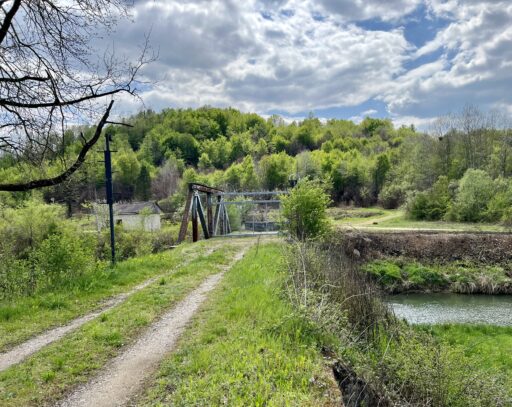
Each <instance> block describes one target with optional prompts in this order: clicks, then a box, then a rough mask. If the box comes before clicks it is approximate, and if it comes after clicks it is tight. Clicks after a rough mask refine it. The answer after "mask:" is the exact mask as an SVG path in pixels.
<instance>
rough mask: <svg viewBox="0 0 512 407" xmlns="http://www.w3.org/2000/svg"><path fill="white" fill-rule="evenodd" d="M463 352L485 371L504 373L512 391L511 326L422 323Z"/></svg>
mask: <svg viewBox="0 0 512 407" xmlns="http://www.w3.org/2000/svg"><path fill="white" fill-rule="evenodd" d="M418 329H421V330H424V331H427V332H430V333H432V334H433V335H434V336H435V337H437V338H439V339H441V340H442V341H444V342H445V343H447V344H448V345H449V346H452V347H459V348H460V349H463V351H464V354H465V355H466V356H467V357H469V358H470V359H472V360H474V361H475V366H479V367H481V368H482V369H484V370H485V371H489V370H492V371H495V372H497V373H501V374H502V376H503V377H505V378H506V380H507V387H508V388H509V390H511V391H512V377H511V376H510V373H511V372H512V327H499V326H493V325H468V324H443V325H433V326H430V325H429V326H420V327H419V328H418Z"/></svg>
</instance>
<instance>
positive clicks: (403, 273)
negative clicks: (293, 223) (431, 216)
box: [326, 231, 512, 294]
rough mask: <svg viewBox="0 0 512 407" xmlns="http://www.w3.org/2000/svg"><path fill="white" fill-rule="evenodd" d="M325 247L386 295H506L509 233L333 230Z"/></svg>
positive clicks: (510, 272) (511, 270)
mask: <svg viewBox="0 0 512 407" xmlns="http://www.w3.org/2000/svg"><path fill="white" fill-rule="evenodd" d="M326 246H327V247H326V248H327V249H328V250H332V251H339V252H342V253H344V254H345V255H346V256H347V257H348V258H350V259H352V260H353V261H354V262H355V263H357V264H359V266H360V267H361V268H362V269H363V270H364V271H366V272H367V273H369V275H370V276H371V277H372V279H373V280H374V281H375V282H377V283H378V285H379V286H380V287H381V288H382V289H383V290H384V291H385V292H386V293H388V294H397V293H414V292H416V293H418V292H452V293H462V294H512V261H511V260H510V253H511V252H512V235H511V234H501V233H426V232H386V233H376V232H366V231H365V232H362V231H351V232H341V231H338V232H336V233H335V234H334V235H333V236H332V237H331V239H330V240H329V242H328V243H326Z"/></svg>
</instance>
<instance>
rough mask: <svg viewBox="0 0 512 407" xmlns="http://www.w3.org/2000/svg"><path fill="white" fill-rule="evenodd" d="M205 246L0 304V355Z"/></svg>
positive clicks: (154, 257)
mask: <svg viewBox="0 0 512 407" xmlns="http://www.w3.org/2000/svg"><path fill="white" fill-rule="evenodd" d="M205 250H206V249H205V245H204V244H199V245H196V246H193V247H192V246H190V245H183V246H180V247H179V248H177V249H176V250H173V251H167V252H163V253H158V254H154V255H148V256H143V257H139V258H134V259H130V260H126V261H123V262H120V263H118V264H117V265H116V266H115V267H114V268H98V270H97V271H96V272H95V273H92V274H88V275H86V276H83V278H82V280H81V281H80V282H78V283H76V284H75V285H74V287H73V288H72V289H69V288H68V287H62V288H61V289H57V290H54V291H52V292H47V293H41V294H37V295H34V296H31V297H20V298H15V299H13V300H10V301H0V351H3V350H5V349H7V348H9V347H10V346H12V345H15V344H16V343H19V342H21V341H23V340H26V339H27V338H29V337H31V336H33V335H35V334H37V333H39V332H42V331H44V330H46V329H48V328H50V327H52V326H55V325H60V324H63V323H65V322H67V321H69V320H71V319H73V318H75V317H77V316H79V315H83V314H85V313H87V312H90V311H92V310H94V309H95V308H97V307H98V306H100V305H101V303H102V302H103V301H105V300H106V299H107V298H109V297H112V296H114V295H116V294H119V293H121V292H126V291H128V290H129V289H131V288H133V287H134V286H136V285H137V284H139V283H141V282H143V281H145V280H147V279H149V278H151V277H154V276H157V275H159V274H162V273H166V272H169V271H171V270H172V269H173V268H174V267H176V266H177V265H178V264H180V263H181V262H183V261H184V260H185V259H187V258H188V257H189V256H190V255H191V254H192V253H198V254H200V253H202V252H204V251H205Z"/></svg>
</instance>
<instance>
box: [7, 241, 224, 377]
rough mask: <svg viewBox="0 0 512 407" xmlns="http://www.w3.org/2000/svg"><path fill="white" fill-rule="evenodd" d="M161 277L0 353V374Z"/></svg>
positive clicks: (151, 279)
mask: <svg viewBox="0 0 512 407" xmlns="http://www.w3.org/2000/svg"><path fill="white" fill-rule="evenodd" d="M216 248H217V246H215V247H212V248H210V249H209V250H208V251H206V252H205V254H204V255H205V256H208V255H210V254H211V253H213V251H214V250H215V249H216ZM191 259H192V256H191V257H189V259H188V260H187V261H185V262H183V263H181V264H180V265H179V267H184V266H186V265H187V264H188V263H190V261H191ZM161 277H162V275H158V276H156V277H152V278H150V279H149V280H146V281H144V282H143V283H141V284H139V285H137V286H135V287H134V288H132V289H131V290H130V291H127V292H125V293H122V294H119V295H116V296H115V297H113V298H111V299H110V300H108V301H106V302H105V303H104V304H103V306H102V307H101V308H100V309H99V310H97V311H94V312H91V313H90V314H87V315H84V316H82V317H79V318H76V319H74V320H72V321H71V322H69V323H68V324H66V325H64V326H59V327H57V328H53V329H50V330H48V331H46V332H44V333H42V334H40V335H37V336H35V337H34V338H32V339H29V340H28V341H26V342H23V343H21V344H19V345H17V346H15V347H14V348H12V349H10V350H9V351H7V352H4V353H0V372H2V371H4V370H6V369H8V368H9V367H11V366H13V365H15V364H17V363H20V362H22V361H23V360H25V358H27V357H28V356H30V355H32V354H33V353H35V352H37V351H39V350H40V349H42V348H43V347H45V346H46V345H49V344H50V343H52V342H55V341H57V340H59V339H61V338H62V337H63V336H64V335H66V334H68V333H69V332H71V331H74V330H75V329H77V328H80V327H81V326H82V325H83V324H85V323H86V322H89V321H91V320H93V319H94V318H97V317H98V316H100V315H101V314H103V313H105V312H107V311H109V310H111V309H112V308H114V307H116V306H118V305H119V304H121V303H122V302H124V301H125V300H126V299H127V298H128V297H129V296H131V295H133V294H135V293H136V292H138V291H140V290H142V289H144V288H146V287H147V286H149V285H150V284H153V283H154V282H156V281H157V280H158V279H159V278H161Z"/></svg>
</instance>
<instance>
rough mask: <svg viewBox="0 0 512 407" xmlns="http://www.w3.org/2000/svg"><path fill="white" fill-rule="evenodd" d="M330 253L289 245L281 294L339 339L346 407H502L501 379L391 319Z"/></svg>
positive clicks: (372, 292)
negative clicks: (400, 406)
mask: <svg viewBox="0 0 512 407" xmlns="http://www.w3.org/2000/svg"><path fill="white" fill-rule="evenodd" d="M336 247H337V246H336V245H330V244H329V243H328V242H323V243H322V244H319V243H317V244H313V243H307V244H304V243H297V242H295V243H293V244H291V245H289V247H288V253H287V256H286V257H287V259H288V260H287V264H288V271H289V274H288V280H287V281H288V283H287V292H288V295H289V298H290V300H291V301H292V303H294V304H295V306H296V308H297V309H298V310H299V311H300V312H301V313H304V314H306V315H307V316H308V317H309V318H311V319H313V320H314V321H315V322H317V323H319V324H321V326H322V327H323V328H324V329H327V330H328V332H329V333H330V334H332V335H335V336H336V337H337V338H338V341H339V348H338V349H335V353H336V354H337V355H338V357H339V362H338V364H337V365H336V366H335V369H334V370H335V374H336V375H337V378H338V382H339V384H340V387H341V388H342V393H343V397H344V401H345V405H351V406H358V405H365V404H364V403H366V405H376V404H378V405H412V406H439V407H441V406H469V405H471V406H491V405H492V406H500V405H507V403H508V402H509V401H510V399H509V398H508V397H509V395H508V394H507V389H506V386H505V384H504V383H505V381H504V378H503V376H502V375H501V374H500V372H498V371H497V370H496V369H493V368H489V369H485V368H482V367H481V366H480V365H479V364H478V362H477V361H475V360H474V359H472V358H469V357H467V355H466V354H465V350H464V348H463V347H460V346H451V345H450V344H447V343H446V342H444V341H439V340H437V338H436V337H434V336H432V335H431V334H429V333H428V332H421V331H418V330H415V329H413V328H412V327H410V326H407V325H405V324H404V323H403V322H401V321H398V320H397V319H396V318H394V316H393V315H392V313H391V312H390V311H389V310H388V309H387V307H386V305H384V304H383V302H382V301H381V300H380V298H379V290H378V289H376V287H375V284H374V282H373V281H372V279H371V278H370V275H369V273H366V272H364V271H362V270H360V268H359V266H358V265H357V264H356V263H355V262H353V261H351V259H350V258H349V257H348V256H347V255H346V254H344V253H343V252H340V251H339V250H336V249H335V248H336Z"/></svg>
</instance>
